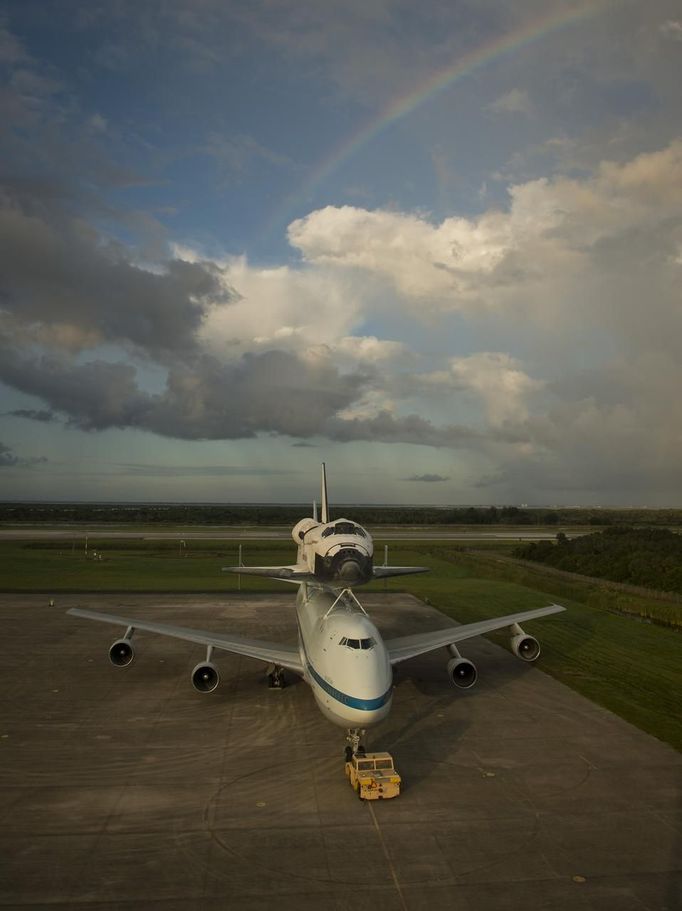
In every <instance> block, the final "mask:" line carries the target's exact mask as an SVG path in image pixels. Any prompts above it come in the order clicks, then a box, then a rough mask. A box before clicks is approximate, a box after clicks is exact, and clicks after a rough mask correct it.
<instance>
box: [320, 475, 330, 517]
mask: <svg viewBox="0 0 682 911" xmlns="http://www.w3.org/2000/svg"><path fill="white" fill-rule="evenodd" d="M320 508H321V515H320V520H321V522H322V524H323V525H326V524H327V522H328V521H329V501H328V500H327V466H326V465H325V463H324V462H323V463H322V502H321V503H320Z"/></svg>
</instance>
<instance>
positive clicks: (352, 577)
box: [339, 560, 362, 585]
mask: <svg viewBox="0 0 682 911" xmlns="http://www.w3.org/2000/svg"><path fill="white" fill-rule="evenodd" d="M339 576H340V578H341V579H342V580H343V581H344V582H347V583H348V584H349V585H354V584H357V583H358V582H359V581H360V580H361V579H362V569H361V567H360V564H359V563H358V562H357V560H344V561H343V563H342V564H341V566H339Z"/></svg>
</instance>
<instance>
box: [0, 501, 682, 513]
mask: <svg viewBox="0 0 682 911" xmlns="http://www.w3.org/2000/svg"><path fill="white" fill-rule="evenodd" d="M21 505H27V506H29V505H30V506H118V507H130V508H131V509H132V508H135V507H138V506H159V507H163V506H208V507H211V506H215V507H222V506H235V507H271V506H277V507H282V508H290V509H294V508H299V507H300V508H301V509H303V510H305V509H306V508H308V509H309V510H310V507H309V504H307V503H306V502H305V501H301V500H291V501H279V500H253V501H247V500H73V499H66V500H30V499H21V500H6V499H4V500H0V507H3V506H21ZM337 507H344V508H345V507H349V508H353V509H356V508H360V509H362V508H371V509H437V510H446V509H509V508H515V509H519V510H522V509H547V510H550V511H551V510H557V509H577V510H585V509H601V510H605V511H606V510H619V509H620V510H628V509H646V510H651V511H664V510H667V509H682V506H676V505H672V506H648V505H639V504H636V503H635V504H633V503H629V504H627V505H623V504H620V505H616V506H605V505H603V504H583V505H573V504H570V503H562V504H552V505H549V504H547V503H537V504H534V503H379V502H377V503H371V502H365V503H361V502H353V501H349V500H338V501H335V502H333V503H332V504H331V508H332V509H334V508H337ZM310 511H311V510H310Z"/></svg>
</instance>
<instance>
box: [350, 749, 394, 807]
mask: <svg viewBox="0 0 682 911" xmlns="http://www.w3.org/2000/svg"><path fill="white" fill-rule="evenodd" d="M346 775H347V777H348V778H349V780H350V783H351V786H352V788H353V790H354V791H355V793H356V794H357V795H358V797H359V798H360V800H379V798H384V799H387V798H389V797H397V796H398V794H400V782H401V778H400V775H399V774H398V773H397V772H396V770H395V767H394V765H393V757H392V756H391V754H390V753H363V752H361V751H360V752H358V753H355V754H353V756H352V757H351V758H350V759H349V760H348V761H347V762H346Z"/></svg>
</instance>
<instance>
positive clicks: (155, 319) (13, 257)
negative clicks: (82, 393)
mask: <svg viewBox="0 0 682 911" xmlns="http://www.w3.org/2000/svg"><path fill="white" fill-rule="evenodd" d="M11 190H12V188H11V187H5V191H4V192H2V193H0V276H1V278H0V304H1V305H2V308H3V310H5V312H8V313H10V314H12V315H13V316H14V317H15V318H16V319H18V320H21V322H23V323H40V324H42V325H43V326H46V327H48V329H49V326H50V325H53V324H62V325H63V324H67V325H73V326H77V327H78V330H79V331H80V332H81V333H83V335H84V337H85V336H86V334H87V333H95V334H96V336H97V337H98V338H99V339H100V340H103V341H117V342H120V341H123V342H131V343H133V344H134V345H136V346H139V347H141V348H143V349H145V350H146V351H148V352H155V351H164V350H165V351H172V350H176V349H178V348H187V347H190V346H192V345H193V344H194V341H193V339H194V332H195V330H196V329H197V328H198V326H199V324H200V322H201V319H202V316H203V313H204V308H205V305H206V301H207V300H208V299H209V298H210V299H211V300H222V301H223V302H225V301H227V300H229V299H230V292H229V291H226V290H225V288H224V287H223V286H222V285H221V283H220V275H219V270H218V268H217V267H216V266H214V265H213V264H210V263H188V262H183V261H180V260H170V261H169V262H166V263H165V264H163V266H162V268H163V271H162V272H161V273H156V272H151V271H149V270H147V269H142V268H139V267H138V266H136V265H134V264H133V263H132V262H131V261H130V255H129V251H127V250H126V249H125V248H124V247H123V246H122V245H120V244H117V243H114V242H113V241H109V242H107V241H106V239H104V238H102V237H101V236H100V235H99V234H97V232H95V231H94V230H93V228H92V227H90V226H89V225H87V224H86V223H85V222H83V221H81V220H79V219H76V218H70V217H68V216H67V215H66V214H64V213H63V212H58V213H57V214H55V211H54V208H53V210H52V211H51V212H49V213H45V212H43V213H38V212H37V211H36V209H37V208H38V205H37V204H36V205H33V206H31V205H30V200H27V199H26V194H24V198H23V199H17V197H16V196H13V195H12V194H11Z"/></svg>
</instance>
